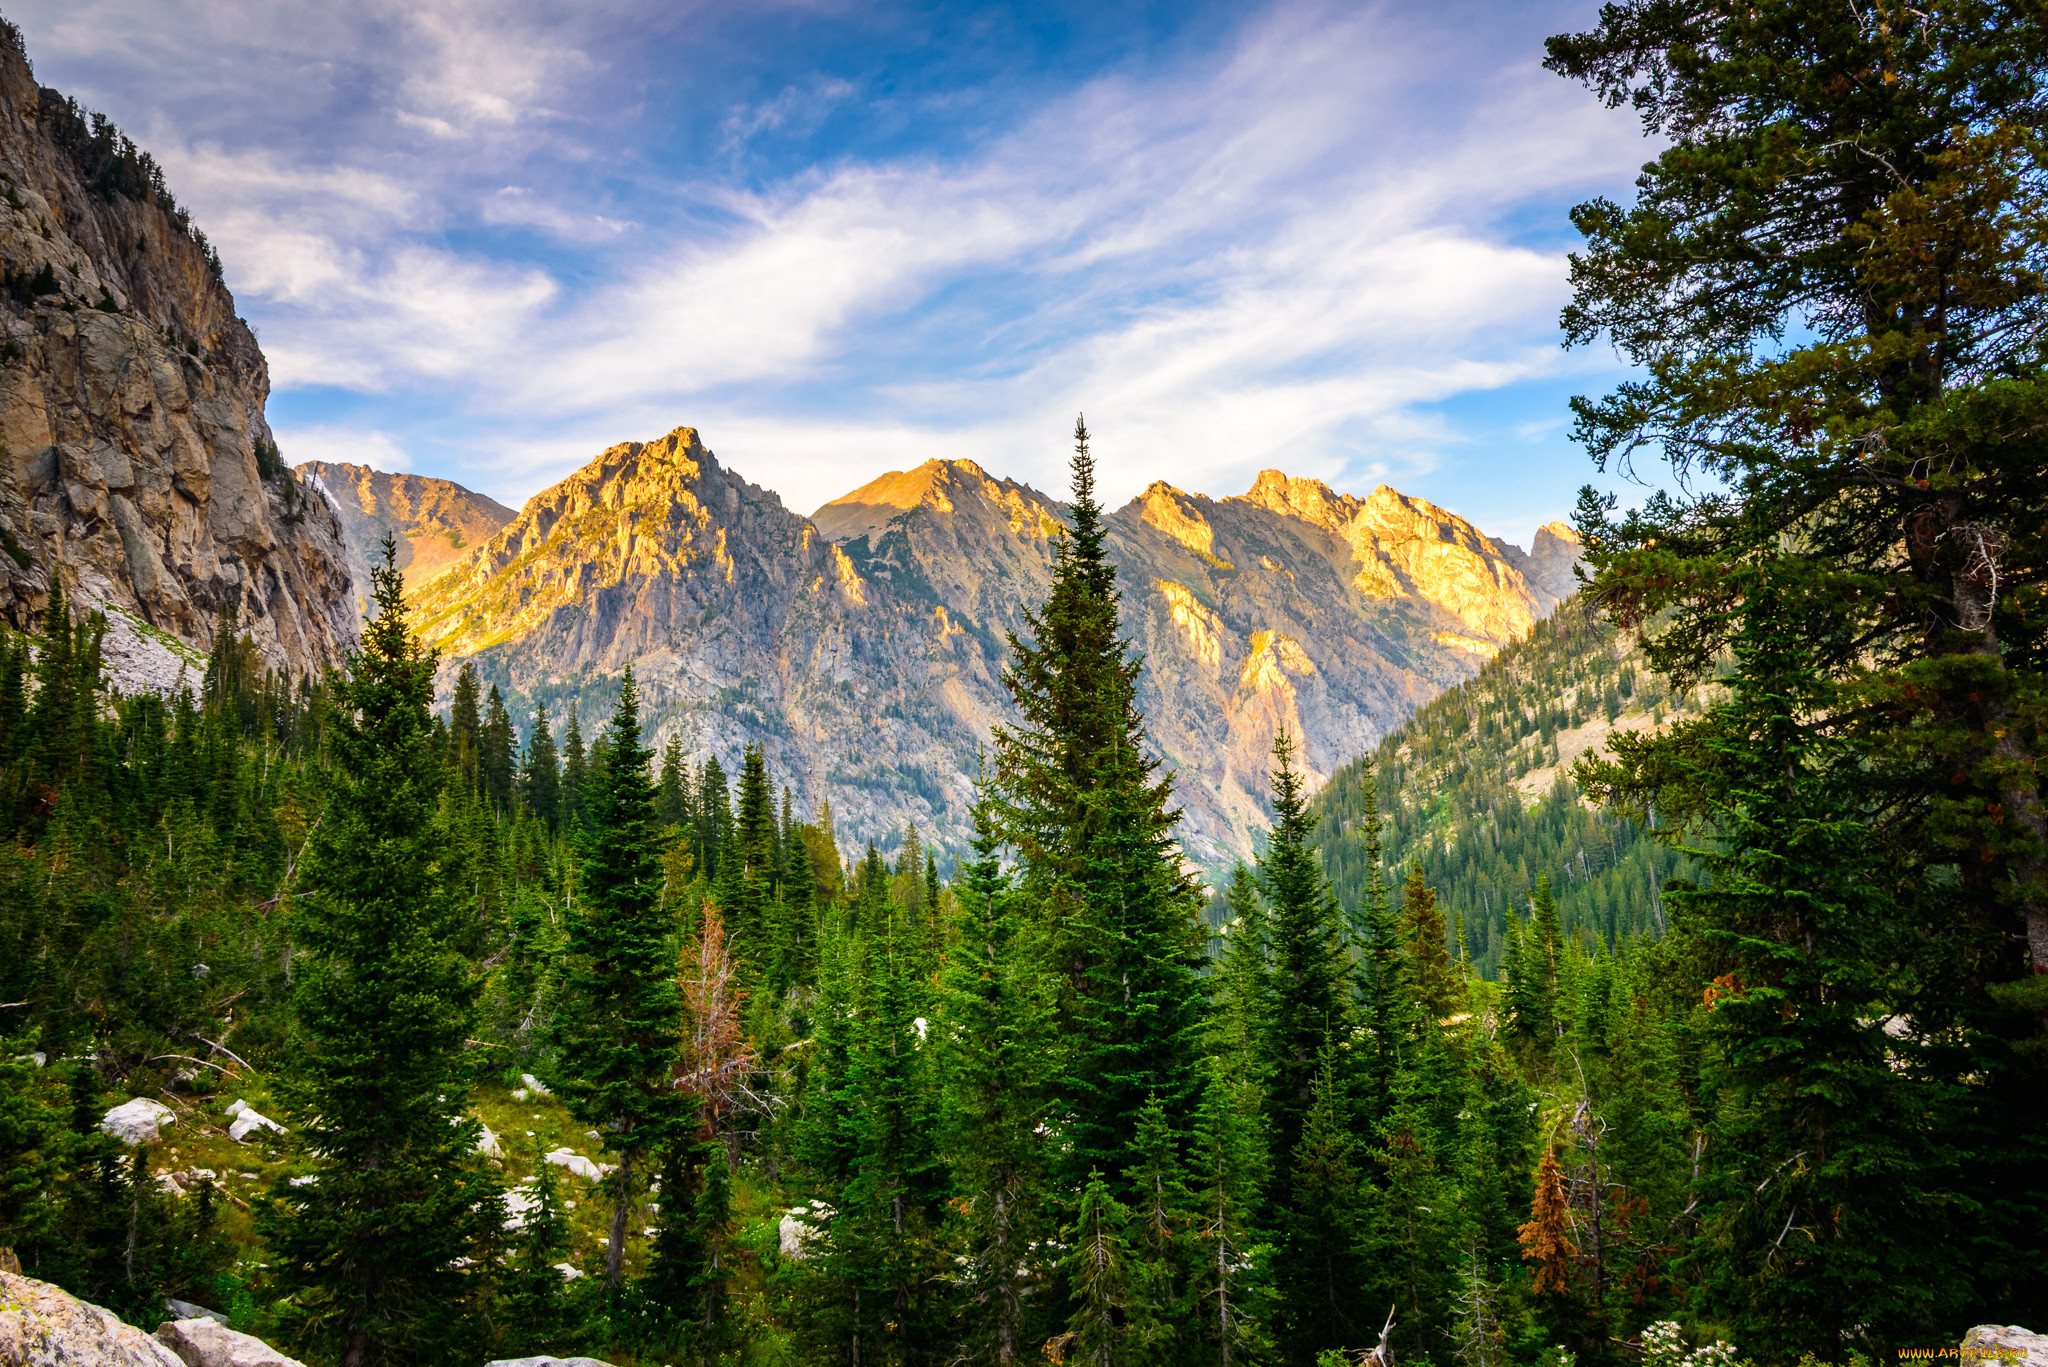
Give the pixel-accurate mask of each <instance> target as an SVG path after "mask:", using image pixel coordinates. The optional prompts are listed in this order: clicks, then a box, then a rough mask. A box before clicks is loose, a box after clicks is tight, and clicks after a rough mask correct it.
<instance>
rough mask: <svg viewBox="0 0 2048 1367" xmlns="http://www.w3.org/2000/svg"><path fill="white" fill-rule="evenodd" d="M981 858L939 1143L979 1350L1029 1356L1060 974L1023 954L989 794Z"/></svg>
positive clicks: (938, 1029) (969, 911)
mask: <svg viewBox="0 0 2048 1367" xmlns="http://www.w3.org/2000/svg"><path fill="white" fill-rule="evenodd" d="M974 820H975V826H974V857H973V858H972V859H971V860H969V861H968V862H967V863H966V864H965V865H964V866H963V867H962V868H961V870H960V874H959V880H958V882H957V883H956V885H955V891H956V893H957V898H956V907H957V910H956V912H955V918H954V929H953V934H952V937H951V938H952V940H953V942H954V943H953V949H952V951H951V953H949V954H948V955H947V957H946V961H945V964H944V967H943V969H942V973H941V977H940V987H939V1001H938V1010H937V1016H936V1020H935V1022H934V1027H933V1029H934V1034H933V1040H934V1045H935V1049H936V1052H937V1057H938V1065H939V1076H940V1077H941V1079H942V1080H943V1081H942V1089H943V1091H942V1098H941V1123H942V1134H943V1141H942V1145H943V1149H944V1152H945V1155H946V1158H947V1161H948V1165H949V1166H950V1168H951V1170H952V1173H953V1182H954V1185H955V1187H956V1188H957V1190H958V1192H959V1197H958V1199H957V1201H956V1202H955V1203H954V1205H953V1209H954V1211H955V1223H956V1225H958V1226H960V1231H959V1237H960V1239H961V1242H962V1245H963V1247H964V1248H965V1250H966V1253H965V1257H966V1260H967V1261H966V1267H965V1282H966V1286H965V1291H966V1295H967V1297H968V1300H969V1302H970V1304H971V1305H972V1306H973V1307H974V1309H973V1310H972V1311H970V1313H969V1322H970V1324H971V1325H972V1328H971V1331H970V1335H969V1341H970V1344H971V1345H972V1349H971V1351H972V1352H973V1354H974V1356H973V1359H972V1360H975V1361H985V1362H993V1363H998V1364H1004V1365H1005V1367H1007V1365H1008V1364H1014V1363H1017V1362H1020V1361H1022V1360H1024V1359H1025V1358H1026V1357H1028V1356H1029V1355H1030V1350H1029V1343H1028V1337H1027V1333H1026V1325H1027V1320H1026V1309H1027V1307H1026V1303H1025V1291H1026V1288H1027V1287H1028V1286H1029V1285H1030V1284H1031V1282H1032V1280H1033V1277H1034V1275H1042V1273H1043V1270H1044V1269H1043V1268H1039V1267H1036V1266H1034V1264H1035V1263H1036V1261H1037V1259H1036V1256H1035V1254H1034V1252H1033V1250H1034V1248H1035V1247H1036V1246H1037V1245H1038V1244H1039V1242H1040V1240H1041V1239H1043V1237H1044V1236H1045V1235H1046V1234H1047V1233H1050V1232H1051V1231H1050V1226H1049V1224H1048V1221H1047V1203H1048V1200H1049V1196H1050V1193H1049V1192H1048V1191H1047V1170H1046V1169H1047V1163H1048V1158H1049V1155H1048V1154H1047V1152H1046V1143H1045V1139H1044V1135H1043V1130H1042V1126H1043V1124H1044V1122H1045V1119H1046V1117H1047V1115H1048V1114H1049V1108H1050V1103H1051V1097H1050V1095H1049V1091H1048V1085H1047V1084H1048V1082H1049V1081H1050V1078H1049V1076H1048V1072H1049V1069H1048V1066H1047V1065H1048V1063H1049V1062H1050V1060H1051V1059H1052V1057H1053V1048H1052V1045H1053V1040H1052V1005H1053V992H1052V984H1050V983H1049V982H1047V981H1046V980H1045V979H1044V977H1043V976H1042V975H1041V974H1040V973H1039V972H1038V969H1037V966H1036V964H1035V963H1034V962H1033V961H1032V959H1031V958H1030V956H1029V955H1028V954H1027V953H1026V946H1025V943H1024V938H1023V933H1024V929H1025V924H1024V917H1025V911H1024V907H1023V906H1022V904H1021V901H1020V899H1019V898H1018V896H1017V894H1016V892H1015V890H1014V889H1013V888H1012V886H1011V883H1010V879H1009V877H1008V875H1007V874H1006V872H1005V871H1004V869H1003V866H1002V860H1001V857H1000V853H999V848H998V844H997V836H996V832H995V829H994V824H993V820H992V818H991V815H990V813H989V809H988V804H987V803H986V802H981V801H978V802H977V803H976V805H975V809H974Z"/></svg>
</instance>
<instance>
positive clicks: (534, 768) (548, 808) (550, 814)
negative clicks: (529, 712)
mask: <svg viewBox="0 0 2048 1367" xmlns="http://www.w3.org/2000/svg"><path fill="white" fill-rule="evenodd" d="M519 794H520V797H521V798H523V799H524V800H525V802H526V809H527V810H528V811H530V812H532V813H533V814H534V815H535V816H536V817H538V818H539V819H540V821H541V824H543V825H545V826H546V827H547V828H548V830H550V831H560V830H561V829H562V768H561V764H560V762H559V761H558V760H557V759H556V758H555V737H554V732H553V731H552V730H551V729H550V725H549V722H548V705H547V704H546V703H540V704H538V705H537V706H536V707H535V708H534V713H533V734H532V735H530V736H528V737H527V738H526V758H525V760H524V762H522V763H521V765H520V766H519Z"/></svg>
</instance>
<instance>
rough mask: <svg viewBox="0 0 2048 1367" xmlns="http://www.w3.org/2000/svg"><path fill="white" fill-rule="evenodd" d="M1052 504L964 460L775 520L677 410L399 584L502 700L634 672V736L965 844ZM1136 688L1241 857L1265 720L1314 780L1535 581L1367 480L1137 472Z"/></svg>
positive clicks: (1129, 598) (1464, 671)
mask: <svg viewBox="0 0 2048 1367" xmlns="http://www.w3.org/2000/svg"><path fill="white" fill-rule="evenodd" d="M1063 515H1064V508H1063V507H1062V505H1061V504H1059V503H1057V502H1055V501H1054V500H1052V499H1050V498H1048V497H1046V496H1045V495H1044V494H1042V493H1040V492H1038V491H1037V490H1035V489H1032V488H1030V487H1029V486H1026V485H1023V484H1019V483H1017V482H1016V481H1014V480H1007V479H998V478H996V477H994V476H992V475H990V474H989V473H988V472H987V471H985V470H983V469H981V468H980V467H979V466H977V465H975V464H974V463H973V462H971V461H930V462H927V463H926V464H925V465H922V466H920V467H918V468H917V469H915V470H911V471H898V472H892V473H890V474H888V475H884V476H882V477H881V478H879V479H876V480H874V481H872V482H870V483H869V484H867V485H864V486H862V487H861V488H860V489H857V490H855V491H854V492H852V493H850V494H848V495H847V496H846V497H844V498H841V499H837V500H834V501H833V502H832V503H829V504H827V505H825V506H824V507H823V508H820V509H819V510H818V511H817V512H816V513H815V514H813V515H812V517H811V518H810V519H805V518H802V517H799V516H798V515H796V514H795V513H793V512H791V511H790V510H789V509H787V508H785V507H784V506H783V505H782V502H781V500H780V499H778V498H777V497H776V496H775V495H774V494H773V493H770V492H768V491H767V490H764V489H761V488H759V487H757V486H755V485H753V484H750V483H748V482H747V481H745V480H743V479H741V478H739V477H738V476H737V475H735V474H733V473H732V472H731V471H730V470H727V469H726V468H724V467H723V466H722V465H720V464H719V462H718V461H717V460H716V458H715V457H714V456H713V455H712V454H711V452H709V451H707V450H706V449H705V448H704V446H703V444H702V442H701V441H700V439H699V437H698V434H697V433H696V432H695V431H693V430H692V429H689V428H678V429H677V430H676V431H674V432H672V433H670V434H669V435H668V436H667V437H665V438H663V439H661V440H660V441H656V442H647V443H638V442H634V443H627V444H625V445H622V446H616V447H613V448H611V449H610V450H608V451H606V452H605V453H604V454H603V455H602V456H600V457H599V458H598V459H597V460H595V461H593V462H592V463H591V464H590V465H589V466H587V467H585V468H584V469H583V470H581V471H579V472H577V473H576V474H575V475H573V476H571V477H570V478H569V479H566V480H564V481H562V482H561V483H560V484H557V485H555V486H554V487H552V488H550V489H548V490H545V491H543V492H542V493H540V494H538V495H536V496H535V497H534V498H532V499H531V500H529V501H528V502H527V504H526V507H525V508H524V509H523V510H522V511H521V513H520V514H519V516H518V517H517V518H516V519H515V520H514V521H513V522H511V523H510V524H509V525H507V526H506V527H505V528H504V529H503V530H502V531H500V532H499V533H498V534H497V535H496V536H495V537H493V538H491V539H490V540H489V541H488V542H486V543H484V544H482V545H480V546H479V547H478V548H477V549H476V550H475V551H474V553H473V554H472V555H471V556H470V558H469V559H468V560H467V561H466V562H465V563H464V564H463V565H461V566H460V567H458V568H456V569H453V570H451V571H449V572H446V573H444V574H442V575H440V576H439V577H438V578H435V579H434V580H432V581H431V582H429V583H427V584H426V585H425V586H423V588H422V591H421V593H420V594H419V599H418V606H419V609H420V621H421V623H422V625H423V627H424V629H425V630H426V632H427V634H428V636H429V638H430V639H431V640H433V641H434V642H435V643H436V644H437V645H438V647H439V648H440V650H441V651H442V654H443V658H444V660H445V661H446V669H447V675H446V677H444V684H445V683H446V682H447V681H448V680H449V679H452V675H453V671H454V669H455V668H456V666H457V665H458V663H459V662H460V661H462V660H464V659H471V660H474V661H475V663H476V664H477V666H478V669H479V671H480V673H481V674H482V676H483V677H484V679H485V680H486V681H487V682H491V683H496V684H498V685H499V686H500V687H501V688H502V689H504V690H505V691H506V692H507V693H508V695H509V696H510V697H511V698H512V701H513V705H514V708H515V714H516V715H518V716H519V718H520V720H521V721H522V722H524V721H525V720H526V719H527V718H529V717H530V716H531V710H530V709H531V706H532V704H533V703H535V702H539V701H544V702H546V703H547V705H548V709H549V712H550V714H551V715H553V716H554V717H556V718H557V719H561V718H563V717H565V716H566V713H567V709H568V708H569V707H571V706H578V707H581V708H582V709H583V714H584V717H585V720H586V722H592V721H595V720H597V719H598V718H599V717H601V715H602V714H603V712H604V711H605V710H606V709H608V708H609V707H610V706H611V702H612V700H613V698H614V697H615V696H616V687H617V678H618V675H619V673H620V671H621V670H623V669H624V668H625V666H627V665H629V664H630V665H631V666H632V667H633V670H634V673H635V677H636V678H637V680H638V682H639V686H640V694H641V701H642V711H643V718H644V720H645V721H646V723H647V724H648V729H649V731H650V733H651V734H652V735H653V737H654V739H655V741H656V743H657V745H659V744H660V743H662V742H664V741H665V740H666V739H667V738H668V737H669V736H670V735H679V736H681V738H682V740H683V744H684V748H685V749H686V751H688V752H689V753H690V754H692V756H693V757H696V758H700V759H701V758H702V757H703V756H704V755H705V754H707V753H713V752H715V753H717V754H718V755H720V756H721V758H722V760H723V761H724V762H726V763H727V765H728V768H729V769H730V768H732V767H734V766H733V761H734V760H735V759H736V757H737V753H738V751H739V750H740V749H741V747H742V746H744V745H748V744H759V745H761V746H762V747H763V748H764V749H765V750H766V752H767V754H768V758H769V762H770V765H771V767H772V768H773V769H774V770H775V771H776V772H777V774H778V776H779V777H781V778H783V779H785V780H786V781H788V782H790V783H791V785H792V786H793V787H794V788H796V789H797V791H798V792H799V793H800V794H802V795H803V796H804V798H805V799H806V800H807V801H808V802H811V803H815V802H817V801H818V800H819V799H821V798H827V797H829V798H830V800H831V803H832V808H833V812H834V815H835V817H836V819H837V820H838V822H839V825H840V827H841V831H842V834H843V835H846V836H850V837H852V838H853V839H854V840H856V841H860V840H867V839H874V840H876V841H878V842H880V843H882V844H884V845H885V846H887V845H888V844H889V843H890V842H891V841H892V840H893V839H894V837H895V835H896V833H897V832H898V831H899V830H900V829H901V828H902V826H903V825H904V823H906V822H909V821H916V822H917V823H918V825H919V826H920V827H921V828H923V829H924V830H926V831H928V832H931V833H933V834H934V835H935V836H936V837H937V840H938V843H939V844H940V845H941V847H943V848H954V849H957V848H959V847H960V846H961V844H962V843H963V838H964V835H965V832H966V829H967V824H968V806H969V803H970V802H971V800H972V793H973V784H974V774H975V772H976V754H977V751H978V750H979V749H980V748H981V747H983V746H984V745H986V743H987V740H988V736H989V733H990V730H991V728H992V727H994V726H995V725H998V724H1000V723H1002V722H1004V721H1006V720H1008V719H1010V717H1011V716H1012V712H1011V708H1010V703H1009V698H1008V694H1007V693H1006V692H1005V690H1004V688H1003V686H1002V669H1003V662H1004V660H1005V658H1006V654H1007V650H1008V643H1007V636H1008V633H1010V632H1013V631H1017V632H1021V631H1022V630H1023V629H1024V626H1025V614H1026V612H1027V611H1028V610H1029V609H1030V608H1031V607H1033V606H1034V605H1036V604H1037V603H1039V602H1041V601H1042V600H1043V599H1044V596H1045V593H1046V589H1047V587H1048V585H1049V584H1050V582H1051V567H1052V559H1053V547H1054V544H1055V538H1056V537H1057V536H1058V535H1059V533H1060V528H1061V526H1062V525H1063V524H1062V517H1063ZM1108 532H1109V535H1108V549H1109V553H1110V555H1111V557H1112V558H1113V560H1114V561H1115V563H1116V565H1117V568H1118V573H1119V583H1120V585H1121V588H1122V592H1123V599H1124V615H1125V622H1126V629H1127V632H1128V634H1129V637H1130V639H1131V641H1132V643H1133V645H1134V646H1135V647H1136V648H1138V649H1139V650H1141V651H1143V652H1144V654H1145V656H1146V662H1147V663H1146V670H1145V672H1144V674H1143V675H1142V677H1141V681H1140V690H1141V691H1140V701H1141V703H1142V705H1143V706H1144V708H1145V710H1146V714H1147V717H1148V719H1149V721H1150V725H1151V733H1152V735H1153V738H1154V740H1155V742H1156V743H1157V744H1158V746H1159V749H1160V752H1161V756H1162V758H1163V759H1164V760H1165V761H1166V763H1167V765H1168V767H1170V768H1172V769H1173V770H1174V771H1175V772H1176V775H1177V778H1176V784H1177V786H1176V798H1177V800H1178V801H1179V802H1180V803H1181V805H1182V807H1183V812H1184V816H1183V826H1182V832H1181V834H1182V839H1183V842H1184V845H1185V847H1186V848H1187V850H1188V852H1189V854H1190V855H1191V856H1192V857H1193V858H1194V859H1196V860H1197V861H1198V862H1201V863H1205V864H1215V863H1220V862H1224V861H1227V860H1228V859H1229V858H1231V857H1234V856H1236V855H1240V854H1244V853H1247V852H1249V850H1250V847H1251V839H1252V834H1253V832H1254V831H1256V830H1259V829H1262V828H1263V826H1264V824H1265V819H1266V818H1265V791H1266V782H1267V778H1266V773H1267V766H1268V764H1269V763H1270V754H1269V752H1270V749H1271V746H1272V740H1273V733H1274V731H1275V730H1276V729H1277V728H1281V727H1285V728H1287V729H1288V730H1290V731H1293V732H1294V733H1295V734H1297V735H1298V736H1299V737H1300V738H1301V740H1302V752H1301V753H1302V761H1303V763H1304V764H1305V765H1306V766H1307V767H1308V768H1309V770H1310V771H1311V775H1312V777H1314V776H1320V775H1321V774H1323V773H1327V772H1328V771H1329V770H1330V769H1331V768H1333V767H1334V766H1335V765H1336V764H1337V763H1339V762H1341V761H1342V760H1344V759H1347V758H1349V757H1350V756H1352V755H1355V754H1357V753H1358V752H1360V751H1362V750H1364V749H1365V748H1367V747H1368V746H1370V745H1371V744H1373V743H1374V742H1375V741H1377V740H1378V739H1379V737H1380V736H1381V735H1383V734H1385V732H1386V731H1387V729H1388V728H1390V727H1392V726H1394V725H1396V724H1397V723H1399V722H1400V721H1401V720H1402V719H1404V718H1405V717H1407V716H1408V715H1409V713H1410V712H1412V711H1413V710H1414V708H1415V707H1416V706H1417V705H1418V704H1419V703H1421V702H1423V701H1426V700H1427V699H1429V698H1431V697H1433V696H1435V695H1436V694H1437V693H1438V692H1440V691H1441V690H1442V689H1443V688H1445V687H1446V686H1448V685H1450V684H1453V683H1456V682H1458V681H1460V680H1462V679H1464V678H1467V677H1469V676H1470V675H1471V673H1472V672H1473V671H1474V670H1475V669H1476V668H1477V667H1478V665H1479V663H1480V662H1481V661H1482V660H1483V659H1484V658H1486V656H1487V654H1488V653H1490V652H1491V651H1492V650H1494V649H1496V648H1497V647H1498V646H1499V645H1501V644H1503V643H1505V642H1506V641H1508V640H1512V639H1514V638H1515V637H1516V636H1517V635H1519V634H1520V633H1521V632H1524V631H1526V630H1527V628H1528V625H1529V623H1531V622H1533V621H1534V620H1536V618H1537V617H1539V616H1541V615H1542V614H1543V613H1545V612H1547V611H1548V610H1549V609H1550V607H1551V606H1553V605H1554V604H1555V602H1556V599H1555V597H1554V596H1553V595H1551V594H1550V593H1549V592H1548V591H1547V590H1546V589H1544V588H1542V587H1540V586H1538V585H1536V584H1534V583H1532V582H1531V581H1530V579H1529V578H1528V576H1527V575H1526V574H1525V573H1524V572H1523V570H1522V569H1521V568H1518V563H1517V562H1522V561H1527V560H1529V559H1530V557H1528V556H1525V555H1523V553H1522V552H1521V551H1519V550H1517V549H1515V548H1513V547H1508V546H1504V545H1502V544H1501V543H1499V542H1495V541H1492V540H1490V539H1489V538H1487V537H1485V536H1483V535H1482V534H1481V533H1480V532H1479V531H1478V530H1477V529H1476V528H1473V527H1472V526H1471V525H1470V524H1469V523H1466V522H1464V521H1463V520H1462V519H1459V518H1456V517H1455V516H1454V515H1452V514H1450V513H1447V512H1445V511H1443V510H1442V509H1438V508H1435V507H1433V506H1432V505H1430V504H1427V503H1424V502H1421V501H1420V500H1415V499H1408V498H1405V497H1404V496H1402V495H1400V494H1397V493H1395V492H1394V491H1393V490H1391V489H1386V488H1384V487H1383V488H1381V489H1379V490H1377V491H1375V492H1374V494H1373V495H1372V496H1370V497H1369V498H1365V499H1358V498H1353V497H1351V496H1348V495H1340V494H1336V493H1334V492H1332V491H1331V490H1330V489H1329V488H1328V487H1327V486H1324V485H1322V484H1320V483H1317V482H1315V481H1312V480H1290V479H1288V478H1287V477H1286V476H1284V475H1281V474H1279V473H1278V472H1272V471H1269V472H1267V473H1266V474H1263V475H1261V476H1260V478H1259V481H1258V483H1257V484H1255V485H1254V486H1253V489H1252V490H1251V492H1250V493H1248V494H1245V495H1243V496H1240V497H1235V498H1226V499H1221V500H1215V499H1210V498H1208V497H1206V496H1204V495H1200V494H1190V493H1186V492H1183V491H1181V490H1178V489H1174V488H1172V487H1171V486H1169V485H1166V484H1155V485H1153V486H1152V487H1151V488H1150V489H1147V490H1146V491H1145V493H1144V494H1143V495H1141V496H1140V497H1139V498H1137V499H1135V500H1133V501H1132V502H1131V503H1130V504H1129V505H1127V506H1125V507H1124V508H1121V509H1118V510H1117V511H1116V512H1115V513H1113V514H1112V515H1110V517H1109V518H1108Z"/></svg>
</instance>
